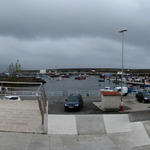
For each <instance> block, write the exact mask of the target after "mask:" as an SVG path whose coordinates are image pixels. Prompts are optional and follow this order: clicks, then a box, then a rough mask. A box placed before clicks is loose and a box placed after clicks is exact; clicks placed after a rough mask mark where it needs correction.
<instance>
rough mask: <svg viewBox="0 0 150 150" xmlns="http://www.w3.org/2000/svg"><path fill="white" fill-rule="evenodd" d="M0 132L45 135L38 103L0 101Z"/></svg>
mask: <svg viewBox="0 0 150 150" xmlns="http://www.w3.org/2000/svg"><path fill="white" fill-rule="evenodd" d="M0 131H14V132H32V133H43V127H42V118H41V113H40V110H39V105H38V101H15V100H13V101H9V100H5V101H4V100H1V101H0Z"/></svg>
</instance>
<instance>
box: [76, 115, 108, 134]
mask: <svg viewBox="0 0 150 150" xmlns="http://www.w3.org/2000/svg"><path fill="white" fill-rule="evenodd" d="M76 123H77V131H78V135H92V134H95V135H96V134H100V135H103V134H106V131H105V125H104V120H103V116H102V115H94V117H93V115H87V116H86V115H78V116H76Z"/></svg>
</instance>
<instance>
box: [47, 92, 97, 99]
mask: <svg viewBox="0 0 150 150" xmlns="http://www.w3.org/2000/svg"><path fill="white" fill-rule="evenodd" d="M47 94H48V96H69V95H71V94H81V95H82V96H84V97H86V96H93V97H99V96H100V90H68V91H51V92H49V93H47Z"/></svg>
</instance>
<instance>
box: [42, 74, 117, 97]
mask: <svg viewBox="0 0 150 150" xmlns="http://www.w3.org/2000/svg"><path fill="white" fill-rule="evenodd" d="M74 78H75V77H74V76H73V77H71V78H62V80H60V81H57V79H56V78H48V77H46V78H45V80H46V84H45V85H44V86H45V90H46V94H47V95H48V96H49V94H50V93H51V92H56V91H63V92H68V91H70V90H72V91H73V90H75V91H76V90H82V91H84V90H85V91H88V90H100V89H103V88H104V87H106V86H109V87H111V88H114V87H116V84H114V83H112V82H111V81H109V80H105V82H98V80H99V79H100V78H99V77H98V76H89V77H88V78H87V79H86V80H75V79H74Z"/></svg>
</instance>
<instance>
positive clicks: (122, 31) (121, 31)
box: [119, 29, 127, 110]
mask: <svg viewBox="0 0 150 150" xmlns="http://www.w3.org/2000/svg"><path fill="white" fill-rule="evenodd" d="M126 31H127V29H122V30H120V31H119V33H121V34H122V63H121V64H122V67H121V107H122V108H121V109H122V110H123V101H122V96H123V69H124V64H123V50H124V32H126Z"/></svg>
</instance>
